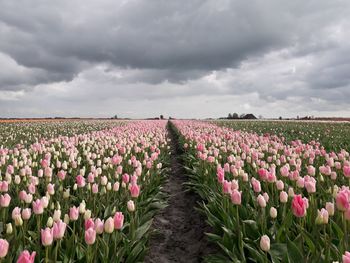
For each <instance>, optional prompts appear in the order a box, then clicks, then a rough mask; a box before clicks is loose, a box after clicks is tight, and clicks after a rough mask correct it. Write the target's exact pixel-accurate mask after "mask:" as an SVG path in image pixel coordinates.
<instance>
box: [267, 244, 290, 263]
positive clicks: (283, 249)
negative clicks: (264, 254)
mask: <svg viewBox="0 0 350 263" xmlns="http://www.w3.org/2000/svg"><path fill="white" fill-rule="evenodd" d="M269 254H270V255H271V258H272V259H273V261H274V262H280V261H283V259H284V258H285V257H286V255H287V245H286V244H284V243H272V244H271V247H270V251H269Z"/></svg>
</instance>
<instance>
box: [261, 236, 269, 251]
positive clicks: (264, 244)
mask: <svg viewBox="0 0 350 263" xmlns="http://www.w3.org/2000/svg"><path fill="white" fill-rule="evenodd" d="M260 248H261V249H262V250H263V251H265V252H267V251H269V250H270V238H269V237H268V236H267V235H263V236H262V237H261V239H260Z"/></svg>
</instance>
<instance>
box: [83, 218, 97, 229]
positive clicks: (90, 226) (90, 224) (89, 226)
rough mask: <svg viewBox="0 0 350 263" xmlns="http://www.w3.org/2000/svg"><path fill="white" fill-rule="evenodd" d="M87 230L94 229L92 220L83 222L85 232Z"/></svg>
mask: <svg viewBox="0 0 350 263" xmlns="http://www.w3.org/2000/svg"><path fill="white" fill-rule="evenodd" d="M89 228H95V223H94V220H92V218H89V219H86V220H85V230H88V229H89Z"/></svg>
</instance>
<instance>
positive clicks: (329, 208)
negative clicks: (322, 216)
mask: <svg viewBox="0 0 350 263" xmlns="http://www.w3.org/2000/svg"><path fill="white" fill-rule="evenodd" d="M326 210H327V211H328V214H329V215H330V216H333V215H334V203H331V202H327V203H326Z"/></svg>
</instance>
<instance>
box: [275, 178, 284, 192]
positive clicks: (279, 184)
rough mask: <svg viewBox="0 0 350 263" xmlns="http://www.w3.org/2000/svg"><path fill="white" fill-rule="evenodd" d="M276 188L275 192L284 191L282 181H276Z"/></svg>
mask: <svg viewBox="0 0 350 263" xmlns="http://www.w3.org/2000/svg"><path fill="white" fill-rule="evenodd" d="M276 187H277V190H279V191H282V190H283V189H284V183H283V181H281V180H278V181H277V182H276Z"/></svg>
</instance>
